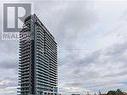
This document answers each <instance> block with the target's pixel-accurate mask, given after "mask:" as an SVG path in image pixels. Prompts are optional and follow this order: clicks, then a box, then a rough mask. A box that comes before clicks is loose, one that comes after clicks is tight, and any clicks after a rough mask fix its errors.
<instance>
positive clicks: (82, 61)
mask: <svg viewBox="0 0 127 95" xmlns="http://www.w3.org/2000/svg"><path fill="white" fill-rule="evenodd" d="M0 1H1V3H0V10H1V12H0V17H1V18H0V25H2V5H3V2H6V1H9V0H0ZM12 1H14V2H20V1H23V0H10V2H12ZM24 2H32V4H33V11H34V13H35V14H36V15H37V16H38V17H39V18H40V20H41V21H42V23H44V25H45V26H46V27H47V29H48V30H49V31H50V32H51V33H52V34H53V36H54V37H55V40H56V42H57V43H58V64H59V67H58V68H59V71H58V73H59V74H58V75H59V80H58V82H59V90H60V92H64V93H76V92H81V93H85V92H86V91H90V92H98V91H99V90H100V91H102V92H106V91H108V90H113V89H117V88H120V89H122V90H124V91H126V89H127V0H71V1H68V0H48V1H47V0H44V1H43V0H40V1H39V0H35V1H31V0H24ZM1 27H2V26H1ZM0 31H1V32H2V28H0ZM18 44H19V43H18V41H4V40H0V95H16V91H17V75H18V72H17V70H18V60H19V59H18V52H19V48H18V47H19V45H18Z"/></svg>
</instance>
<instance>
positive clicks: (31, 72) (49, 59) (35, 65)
mask: <svg viewBox="0 0 127 95" xmlns="http://www.w3.org/2000/svg"><path fill="white" fill-rule="evenodd" d="M19 46H20V52H19V56H20V57H19V59H20V60H19V87H20V88H19V89H20V95H49V94H50V95H56V94H57V65H58V64H57V43H56V42H55V39H54V37H53V36H52V35H51V33H50V32H49V31H48V30H47V29H46V27H45V26H44V25H43V24H42V22H41V21H40V20H39V19H38V17H37V16H36V15H35V14H34V15H31V16H29V17H27V18H26V19H25V21H24V25H23V29H22V30H21V31H20V45H19Z"/></svg>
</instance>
